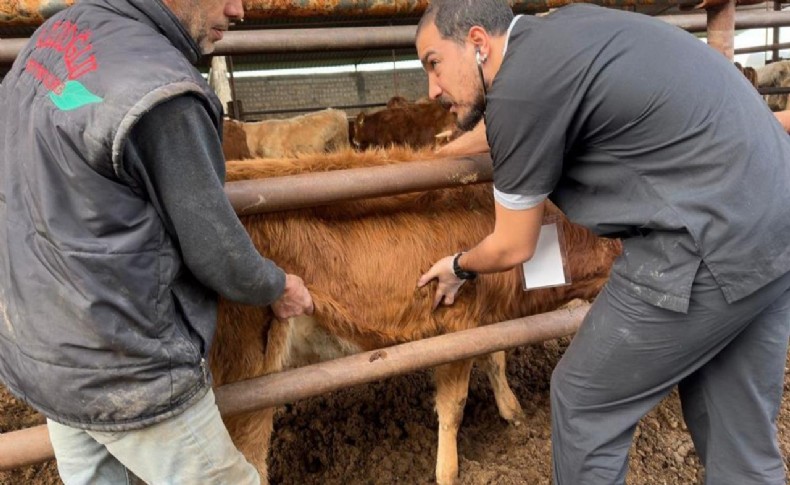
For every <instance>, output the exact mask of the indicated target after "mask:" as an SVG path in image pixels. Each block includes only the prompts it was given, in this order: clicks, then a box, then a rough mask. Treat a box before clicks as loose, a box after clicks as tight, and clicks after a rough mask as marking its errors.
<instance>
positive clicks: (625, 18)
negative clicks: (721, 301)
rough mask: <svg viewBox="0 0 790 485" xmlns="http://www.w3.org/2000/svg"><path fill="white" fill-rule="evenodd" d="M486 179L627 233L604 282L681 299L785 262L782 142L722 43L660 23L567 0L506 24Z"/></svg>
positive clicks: (734, 292) (732, 297)
mask: <svg viewBox="0 0 790 485" xmlns="http://www.w3.org/2000/svg"><path fill="white" fill-rule="evenodd" d="M486 125H487V136H488V140H489V143H490V145H491V154H492V158H493V160H494V186H495V188H496V190H497V191H498V192H500V193H501V194H506V195H507V194H510V195H513V196H515V197H514V199H515V200H518V196H527V197H525V199H528V198H529V197H528V196H535V195H539V194H546V193H551V195H550V198H551V199H552V200H553V201H554V202H555V203H556V204H557V205H558V206H559V207H560V208H561V209H562V210H563V211H564V212H565V213H566V214H567V215H568V217H569V218H570V219H571V220H573V221H574V222H577V223H579V224H582V225H585V226H587V227H589V228H590V229H592V230H593V231H594V232H595V233H596V234H599V235H603V236H616V237H623V238H624V252H623V255H622V256H621V257H620V258H619V259H618V260H617V261H616V262H615V266H614V268H613V270H612V279H613V280H614V279H617V280H619V281H620V282H621V283H624V284H625V285H626V287H627V288H628V289H629V291H630V292H631V293H632V294H634V296H636V297H638V298H640V299H642V300H643V301H646V302H648V303H650V304H652V305H656V306H659V307H662V308H666V309H669V310H673V311H678V312H686V311H687V309H688V301H689V294H690V292H691V284H692V282H693V280H694V275H695V273H696V271H697V268H698V267H699V264H700V262H701V261H704V262H705V264H706V265H707V266H708V268H709V269H710V271H711V272H712V273H713V275H714V277H715V278H716V281H717V283H718V284H719V286H720V287H721V289H722V292H723V293H724V296H725V298H726V299H727V301H728V302H733V301H737V300H739V299H741V298H743V297H745V296H747V295H749V294H751V293H752V292H754V291H755V290H757V289H759V288H760V287H762V286H764V285H765V284H767V283H769V282H771V281H773V280H774V279H776V278H778V277H779V276H781V275H784V274H785V273H787V272H788V271H790V139H789V138H788V136H787V134H786V133H785V132H784V130H783V129H782V127H781V125H780V124H779V123H778V121H777V120H776V119H775V117H774V116H773V114H772V113H771V111H770V110H769V109H768V107H767V106H766V104H765V102H764V101H763V100H762V98H761V97H760V96H759V95H758V93H757V91H756V90H755V89H754V88H753V87H752V86H751V84H749V82H748V81H747V80H746V78H745V77H744V76H743V75H742V74H741V73H740V72H738V70H737V69H735V67H734V66H733V65H732V63H731V62H729V61H728V60H727V59H726V58H725V57H724V56H722V55H721V54H720V53H719V52H717V51H716V50H714V49H712V48H711V47H709V46H707V45H705V44H704V43H703V42H701V41H700V40H699V39H697V38H695V37H694V36H692V35H691V34H689V33H687V32H685V31H683V30H681V29H679V28H677V27H673V26H670V25H668V24H666V23H664V22H662V21H660V20H657V19H653V18H650V17H648V16H644V15H639V14H634V13H630V12H623V11H617V10H612V9H606V8H601V7H597V6H593V5H582V4H577V5H570V6H567V7H563V8H561V9H558V10H557V11H555V12H553V13H551V14H550V15H547V16H546V17H542V18H536V17H529V16H525V17H522V18H520V19H518V20H517V21H516V24H515V25H514V26H513V29H512V31H511V34H510V37H509V46H508V49H507V52H506V54H505V57H504V60H503V63H502V66H501V69H500V71H499V72H498V73H497V75H496V77H495V79H494V81H493V83H492V86H491V89H490V90H489V93H488V96H487V107H486Z"/></svg>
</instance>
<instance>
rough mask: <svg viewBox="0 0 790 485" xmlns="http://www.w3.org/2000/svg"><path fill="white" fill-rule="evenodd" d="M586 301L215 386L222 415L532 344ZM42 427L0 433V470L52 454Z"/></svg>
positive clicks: (561, 329) (561, 332)
mask: <svg viewBox="0 0 790 485" xmlns="http://www.w3.org/2000/svg"><path fill="white" fill-rule="evenodd" d="M588 310H589V305H581V306H579V307H576V308H571V309H565V310H556V311H553V312H548V313H543V314H540V315H533V316H530V317H524V318H519V319H515V320H508V321H506V322H501V323H495V324H493V325H487V326H485V327H479V328H473V329H470V330H463V331H460V332H455V333H451V334H446V335H440V336H438V337H431V338H427V339H423V340H417V341H414V342H408V343H405V344H401V345H396V346H393V347H388V348H385V349H380V350H374V351H370V352H363V353H360V354H355V355H352V356H349V357H343V358H340V359H336V360H331V361H328V362H322V363H320V364H315V365H310V366H306V367H299V368H296V369H292V370H287V371H283V372H278V373H275V374H269V375H266V376H263V377H256V378H254V379H249V380H246V381H240V382H234V383H232V384H228V385H225V386H222V387H220V388H218V389H216V391H215V392H216V396H217V406H218V407H219V409H220V412H221V413H222V415H223V416H232V415H234V414H239V413H244V412H248V411H254V410H256V409H264V408H271V407H275V406H281V405H283V404H286V403H290V402H294V401H298V400H300V399H306V398H309V397H314V396H319V395H321V394H325V393H327V392H332V391H336V390H339V389H344V388H346V387H351V386H355V385H359V384H364V383H368V382H373V381H378V380H381V379H385V378H388V377H393V376H396V375H399V374H406V373H409V372H414V371H416V370H419V369H427V368H430V367H435V366H437V365H441V364H446V363H448V362H454V361H456V360H460V359H468V358H471V357H476V356H479V355H484V354H488V353H491V352H496V351H499V350H504V349H509V348H513V347H518V346H520V345H528V344H535V343H539V342H544V341H546V340H550V339H554V338H559V337H564V336H567V335H570V334H572V333H574V332H576V331H577V330H578V329H579V325H581V322H582V320H583V319H584V316H585V315H586V314H587V311H588ZM54 456H55V455H54V452H53V451H52V444H51V443H50V441H49V434H48V433H47V428H46V426H37V427H34V428H28V429H23V430H20V431H13V432H10V433H3V434H0V471H6V470H11V469H14V468H18V467H20V466H26V465H34V464H38V463H43V462H46V461H48V460H51V459H53V458H54Z"/></svg>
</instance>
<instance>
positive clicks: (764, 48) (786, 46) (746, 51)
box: [735, 42, 790, 55]
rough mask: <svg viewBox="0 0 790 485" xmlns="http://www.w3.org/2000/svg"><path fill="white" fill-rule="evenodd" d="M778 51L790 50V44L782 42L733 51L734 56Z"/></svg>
mask: <svg viewBox="0 0 790 485" xmlns="http://www.w3.org/2000/svg"><path fill="white" fill-rule="evenodd" d="M780 49H790V42H782V43H779V44H768V45H758V46H754V47H741V48H740V49H735V55H738V54H751V53H752V52H767V51H778V50H780Z"/></svg>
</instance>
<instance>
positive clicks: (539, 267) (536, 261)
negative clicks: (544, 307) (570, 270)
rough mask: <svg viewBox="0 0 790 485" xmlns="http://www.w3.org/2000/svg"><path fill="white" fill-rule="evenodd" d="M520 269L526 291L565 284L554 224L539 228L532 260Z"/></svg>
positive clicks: (560, 252)
mask: <svg viewBox="0 0 790 485" xmlns="http://www.w3.org/2000/svg"><path fill="white" fill-rule="evenodd" d="M522 269H523V271H524V287H525V289H527V290H534V289H535V288H545V287H547V286H559V285H564V284H566V283H567V281H566V280H565V271H564V269H563V266H562V250H561V248H560V239H559V235H558V234H557V224H556V223H554V224H546V225H544V226H542V227H541V229H540V235H539V236H538V245H537V247H536V248H535V254H534V255H533V256H532V259H530V260H529V261H526V262H524V263H523V264H522Z"/></svg>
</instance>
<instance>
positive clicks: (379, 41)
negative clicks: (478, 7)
mask: <svg viewBox="0 0 790 485" xmlns="http://www.w3.org/2000/svg"><path fill="white" fill-rule="evenodd" d="M1 1H2V0H0V2H1ZM656 18H658V19H661V20H663V21H665V22H667V23H669V24H672V25H675V26H677V27H680V28H682V29H684V30H687V31H689V32H704V31H705V30H706V29H707V18H706V15H705V14H704V13H698V14H686V15H664V16H657V17H656ZM787 25H790V12H753V11H749V12H736V14H735V27H736V28H738V29H750V28H757V27H781V26H787ZM415 32H416V27H415V26H389V27H356V28H350V27H338V28H316V29H267V30H257V31H255V30H248V31H232V32H227V33H226V34H225V38H224V39H223V40H222V41H220V42H218V43H217V46H216V51H215V52H214V54H216V55H232V54H249V53H282V52H324V51H330V50H331V51H340V50H352V49H392V48H399V47H406V48H413V47H414V34H415ZM26 42H27V39H21V38H18V39H0V64H10V63H11V62H13V61H14V58H15V57H16V56H17V54H19V51H20V50H22V47H23V46H24V45H25V43H26Z"/></svg>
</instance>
